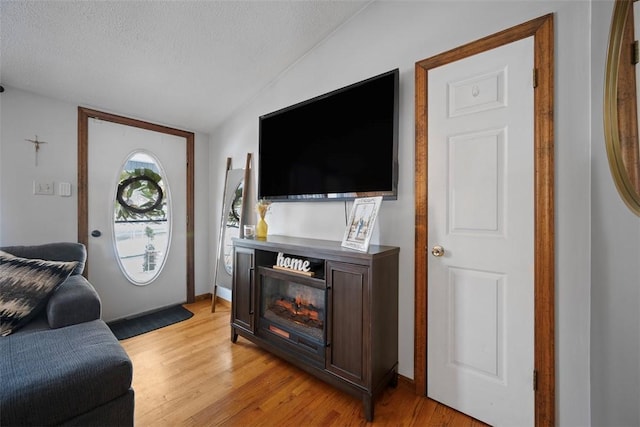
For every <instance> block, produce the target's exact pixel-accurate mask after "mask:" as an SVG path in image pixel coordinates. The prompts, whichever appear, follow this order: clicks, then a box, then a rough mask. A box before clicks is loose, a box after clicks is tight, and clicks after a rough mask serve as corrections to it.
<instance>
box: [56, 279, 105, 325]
mask: <svg viewBox="0 0 640 427" xmlns="http://www.w3.org/2000/svg"><path fill="white" fill-rule="evenodd" d="M101 310H102V305H101V302H100V297H99V296H98V293H97V292H96V290H95V289H94V288H93V286H91V284H90V283H89V282H88V281H87V279H85V278H84V277H83V276H80V275H73V276H69V278H68V279H67V280H65V281H64V283H62V284H61V285H60V286H59V287H58V289H56V291H55V292H54V293H53V295H51V298H49V302H48V303H47V321H48V322H49V327H51V328H62V327H64V326H69V325H75V324H78V323H83V322H88V321H91V320H96V319H100V316H101Z"/></svg>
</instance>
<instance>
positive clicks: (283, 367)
mask: <svg viewBox="0 0 640 427" xmlns="http://www.w3.org/2000/svg"><path fill="white" fill-rule="evenodd" d="M210 306H211V300H202V301H199V302H196V303H194V304H187V305H185V307H186V308H188V309H189V310H191V311H192V312H193V313H194V316H193V317H192V318H191V319H189V320H186V321H184V322H180V323H177V324H175V325H171V326H168V327H166V328H163V329H159V330H156V331H153V332H149V333H147V334H143V335H140V336H137V337H133V338H130V339H128V340H124V341H122V342H121V343H122V345H123V346H124V348H125V350H126V351H127V353H128V354H129V356H130V357H131V360H132V361H133V388H134V390H135V425H136V426H137V427H146V426H218V425H225V426H278V427H284V426H360V425H367V424H369V423H367V422H366V420H365V419H364V417H363V411H362V404H361V402H360V400H359V399H356V398H354V397H351V396H350V395H348V394H346V393H344V392H341V391H338V390H336V389H335V388H333V387H331V386H329V385H327V384H325V383H324V382H322V381H320V380H317V379H315V378H314V377H313V376H311V375H309V374H307V373H305V372H304V371H302V370H300V369H298V368H295V367H293V366H292V365H290V364H289V363H287V362H285V361H283V360H281V359H279V358H277V357H275V356H273V355H271V354H270V353H267V352H266V351H264V350H262V349H260V348H259V347H257V346H255V345H254V344H252V343H250V342H248V341H247V340H245V339H243V338H242V337H240V338H238V342H237V343H236V344H232V343H231V341H230V327H229V307H228V306H221V305H220V304H218V305H217V307H216V313H211V310H210ZM374 408H375V414H374V422H373V423H371V425H381V426H383V425H384V426H474V427H476V426H484V424H482V423H480V422H479V421H477V420H474V419H472V418H468V417H466V416H464V415H462V414H459V413H457V412H456V411H454V410H452V409H450V408H447V407H446V406H443V405H440V404H438V403H436V402H434V401H432V400H429V399H426V398H423V397H418V396H416V395H415V394H414V392H413V389H412V388H411V385H410V384H409V382H408V381H406V380H405V381H403V380H402V379H401V381H400V382H399V385H398V387H397V388H395V389H391V388H389V389H387V390H386V391H385V392H384V393H383V395H382V396H380V397H379V398H378V399H377V400H376V402H375V406H374Z"/></svg>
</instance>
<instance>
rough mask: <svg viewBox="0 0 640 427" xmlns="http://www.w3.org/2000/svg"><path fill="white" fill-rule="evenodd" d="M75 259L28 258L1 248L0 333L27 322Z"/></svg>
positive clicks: (68, 270) (70, 267)
mask: <svg viewBox="0 0 640 427" xmlns="http://www.w3.org/2000/svg"><path fill="white" fill-rule="evenodd" d="M76 264H77V262H76V261H73V262H59V261H45V260H41V259H27V258H20V257H17V256H14V255H11V254H9V253H7V252H3V251H0V336H7V335H9V334H11V333H12V332H15V331H16V330H17V329H19V328H21V327H22V326H24V325H25V324H27V323H28V322H29V321H30V320H31V319H32V318H33V317H34V316H35V315H36V314H38V312H39V311H40V310H42V309H43V308H44V306H45V304H46V303H47V301H48V299H49V296H50V295H51V294H52V293H53V291H55V290H56V288H57V287H58V286H59V285H60V284H61V283H62V282H64V281H65V280H67V277H69V275H70V274H71V272H72V271H73V269H74V268H75V267H76Z"/></svg>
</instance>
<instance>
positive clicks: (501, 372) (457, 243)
mask: <svg viewBox="0 0 640 427" xmlns="http://www.w3.org/2000/svg"><path fill="white" fill-rule="evenodd" d="M532 70H533V38H532V37H530V38H527V39H523V40H520V41H517V42H513V43H511V44H508V45H505V46H502V47H499V48H496V49H493V50H490V51H487V52H484V53H480V54H477V55H474V56H470V57H467V58H464V59H462V60H459V61H456V62H452V63H450V64H447V65H444V66H441V67H438V68H434V69H431V70H430V71H429V80H428V88H429V90H428V123H429V126H428V132H429V134H428V141H429V142H428V171H429V172H428V221H429V222H428V223H429V239H428V244H429V248H430V250H431V248H435V250H433V252H432V255H430V256H429V257H428V258H429V261H428V283H429V285H428V318H427V322H428V338H427V346H428V347H427V348H428V350H427V391H428V395H429V397H431V398H432V399H435V400H437V401H440V402H442V403H444V404H446V405H448V406H451V407H453V408H455V409H457V410H459V411H461V412H464V413H467V414H469V415H471V416H473V417H475V418H477V419H480V420H482V421H484V422H487V423H489V424H492V425H494V426H499V425H505V426H526V425H533V423H534V391H533V381H532V379H533V368H534V295H533V286H534V241H533V236H534V215H533V214H534V211H533V206H534V194H533V188H534V187H533V184H534V183H533V164H534V156H533V154H534V153H533V118H534V113H533V83H532ZM437 247H441V248H442V250H439V248H437Z"/></svg>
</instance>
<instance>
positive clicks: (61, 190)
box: [58, 182, 71, 197]
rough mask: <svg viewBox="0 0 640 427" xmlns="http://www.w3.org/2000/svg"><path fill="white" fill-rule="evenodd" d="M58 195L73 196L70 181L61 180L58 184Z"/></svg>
mask: <svg viewBox="0 0 640 427" xmlns="http://www.w3.org/2000/svg"><path fill="white" fill-rule="evenodd" d="M58 195H60V196H62V197H69V196H71V184H70V183H68V182H61V183H60V184H58Z"/></svg>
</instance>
